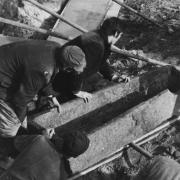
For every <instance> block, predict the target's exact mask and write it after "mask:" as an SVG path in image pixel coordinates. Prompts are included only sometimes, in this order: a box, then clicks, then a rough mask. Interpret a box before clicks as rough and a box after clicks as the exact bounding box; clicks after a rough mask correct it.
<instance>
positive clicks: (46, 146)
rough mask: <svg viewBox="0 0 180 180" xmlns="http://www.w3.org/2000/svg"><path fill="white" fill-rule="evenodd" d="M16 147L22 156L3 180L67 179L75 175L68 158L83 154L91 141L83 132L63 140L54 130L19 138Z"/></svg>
mask: <svg viewBox="0 0 180 180" xmlns="http://www.w3.org/2000/svg"><path fill="white" fill-rule="evenodd" d="M49 138H50V139H49ZM14 144H15V147H16V149H17V150H18V151H19V152H20V154H19V155H18V156H17V158H16V159H15V161H14V162H13V163H12V165H11V166H10V167H9V168H8V169H7V170H6V171H5V172H4V174H2V175H1V176H0V180H6V179H12V180H32V179H34V180H66V179H67V178H68V177H69V176H72V171H71V168H70V164H69V161H68V158H70V157H73V158H75V157H77V156H79V155H80V154H82V153H84V152H85V151H86V150H87V148H88V147H89V139H88V137H87V136H86V135H85V133H83V132H80V131H71V132H67V133H65V134H64V135H63V136H61V137H60V136H57V135H56V134H54V132H53V131H52V132H51V133H49V134H48V135H47V134H46V135H45V134H44V135H32V136H28V135H27V136H19V137H18V136H17V137H16V139H15V141H14Z"/></svg>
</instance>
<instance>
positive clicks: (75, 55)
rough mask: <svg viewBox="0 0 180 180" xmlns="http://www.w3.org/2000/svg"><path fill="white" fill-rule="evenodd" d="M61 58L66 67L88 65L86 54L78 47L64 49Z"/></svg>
mask: <svg viewBox="0 0 180 180" xmlns="http://www.w3.org/2000/svg"><path fill="white" fill-rule="evenodd" d="M61 57H62V61H63V64H64V66H65V67H71V68H75V67H80V66H85V65H86V59H85V54H84V52H83V51H82V49H81V48H79V47H78V46H65V47H63V49H62V54H61Z"/></svg>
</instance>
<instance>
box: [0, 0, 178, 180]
mask: <svg viewBox="0 0 180 180" xmlns="http://www.w3.org/2000/svg"><path fill="white" fill-rule="evenodd" d="M39 2H40V3H43V5H45V6H47V7H51V9H53V10H54V11H59V8H57V7H60V6H61V4H59V3H60V2H59V1H58V0H39ZM62 2H64V1H62ZM125 3H126V4H127V5H129V6H131V7H133V8H134V9H136V10H138V11H139V12H141V13H142V14H144V15H146V16H147V17H149V18H151V19H153V20H154V21H156V22H158V23H159V24H161V25H162V26H163V28H157V27H155V26H154V25H152V24H149V23H147V21H145V20H143V19H142V18H140V17H139V16H137V15H134V13H131V12H129V11H128V10H126V9H124V8H121V11H120V12H119V17H120V18H121V19H123V20H126V21H128V22H129V23H130V22H131V23H132V24H130V26H129V28H127V29H125V30H124V34H123V37H122V38H121V40H120V41H119V42H118V43H117V45H118V46H119V47H120V48H125V49H127V50H131V51H133V52H135V53H139V54H141V55H144V56H146V57H150V58H154V59H156V60H160V61H164V62H167V63H170V64H174V65H180V51H179V48H180V38H179V37H180V1H179V0H151V1H146V0H125ZM0 16H1V17H5V18H9V19H13V20H16V21H18V22H22V23H25V24H28V25H32V26H35V27H43V28H46V29H48V28H49V27H52V26H53V24H54V22H55V19H54V18H51V17H50V16H49V14H47V13H45V12H43V11H41V10H39V9H38V8H36V7H34V6H33V5H31V4H29V3H28V2H24V1H23V2H22V1H21V0H0ZM47 19H48V21H46V20H47ZM49 19H50V20H49ZM0 33H2V34H4V35H10V36H18V37H24V38H35V39H45V38H46V36H41V35H39V34H34V32H32V31H28V30H22V29H19V28H14V27H13V26H8V25H4V24H2V23H0ZM109 62H110V64H111V65H112V66H113V67H114V68H115V69H116V70H117V71H118V72H119V73H120V74H127V75H128V76H130V77H133V76H137V75H139V74H141V73H144V72H146V71H149V70H151V69H152V68H153V66H152V65H150V64H147V63H144V62H142V61H134V60H132V59H129V58H127V57H123V56H119V55H117V54H112V56H111V58H110V59H109ZM104 85H106V83H105V82H101V83H99V84H98V86H97V88H95V90H97V89H99V88H101V87H102V86H104ZM178 127H179V126H178V125H177V126H175V127H173V128H170V129H168V130H166V131H164V132H163V133H161V134H160V135H159V136H158V138H156V139H155V140H153V141H151V142H150V143H147V144H145V145H144V148H145V149H147V150H148V151H149V152H151V153H153V154H161V155H165V156H169V157H171V158H173V159H176V160H177V161H179V158H180V153H179V149H180V147H179V145H180V142H179V139H178V138H179V137H180V135H179V129H178ZM176 150H177V151H176ZM130 154H136V157H138V158H136V160H135V159H133V157H130V158H131V161H132V163H128V162H127V158H125V157H122V158H119V159H117V160H115V161H113V162H111V163H109V164H107V165H105V166H103V167H100V168H98V169H97V170H96V171H94V172H93V173H90V174H88V175H87V176H84V177H82V178H80V179H83V180H84V179H86V180H90V179H93V180H96V179H97V180H101V179H104V180H116V179H121V180H126V179H129V178H130V177H132V176H134V175H136V174H137V173H138V172H139V170H140V169H141V168H142V167H143V166H144V164H145V163H146V161H147V160H146V159H145V158H144V157H143V156H142V155H140V154H139V153H137V152H135V151H134V150H130Z"/></svg>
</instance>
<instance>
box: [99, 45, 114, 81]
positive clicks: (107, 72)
mask: <svg viewBox="0 0 180 180" xmlns="http://www.w3.org/2000/svg"><path fill="white" fill-rule="evenodd" d="M109 56H110V48H109V47H108V48H106V50H105V51H104V56H103V58H102V63H101V66H100V69H99V72H100V73H101V74H102V75H103V77H104V78H105V79H108V80H111V79H112V76H113V75H114V74H115V71H114V69H113V68H112V67H111V66H110V65H109V63H108V62H107V59H108V57H109Z"/></svg>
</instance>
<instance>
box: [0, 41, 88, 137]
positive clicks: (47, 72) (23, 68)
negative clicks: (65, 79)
mask: <svg viewBox="0 0 180 180" xmlns="http://www.w3.org/2000/svg"><path fill="white" fill-rule="evenodd" d="M85 66H86V61H85V55H84V53H83V51H82V50H81V49H80V48H79V47H77V46H69V47H64V48H61V47H60V45H59V44H58V43H55V42H50V41H34V40H28V41H22V42H15V43H11V44H7V45H4V46H1V47H0V136H1V137H5V138H7V137H13V136H15V135H16V133H17V131H18V129H19V127H20V126H21V124H22V123H23V121H24V120H25V117H26V111H27V104H28V102H29V101H31V100H32V99H33V98H34V96H35V95H36V94H38V93H39V92H43V93H44V94H45V95H47V96H49V97H51V98H52V101H53V102H54V103H55V105H57V106H58V107H59V108H60V105H59V103H58V101H57V100H56V98H55V97H53V91H52V88H51V82H52V80H53V79H54V77H55V76H56V74H57V73H58V72H60V71H66V70H68V69H71V70H73V71H75V72H76V73H75V74H79V73H81V72H82V71H83V69H84V68H85ZM59 84H60V83H59ZM61 85H62V84H61Z"/></svg>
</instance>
